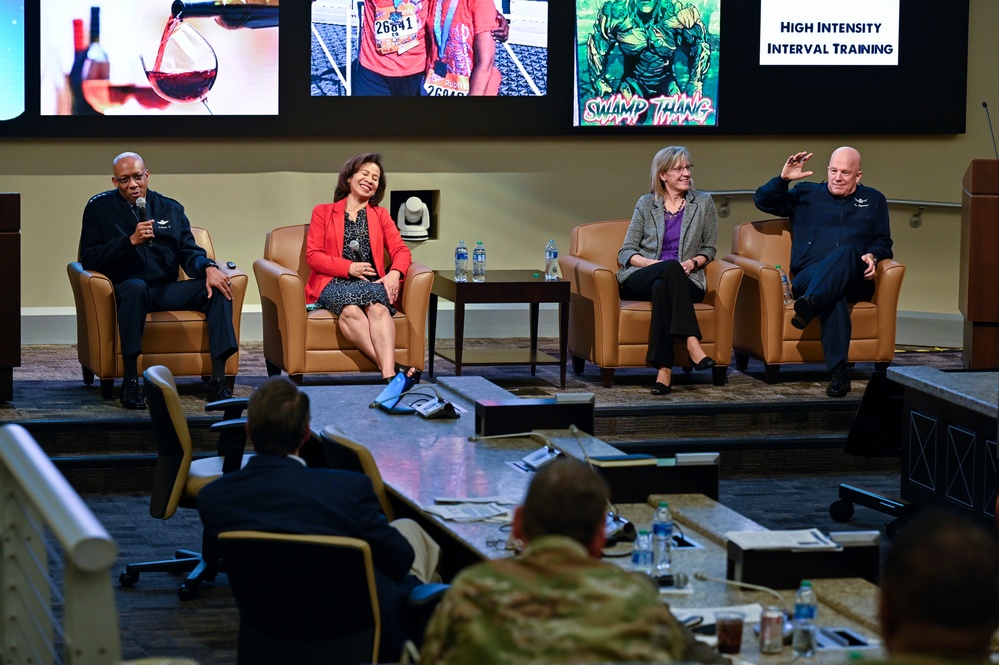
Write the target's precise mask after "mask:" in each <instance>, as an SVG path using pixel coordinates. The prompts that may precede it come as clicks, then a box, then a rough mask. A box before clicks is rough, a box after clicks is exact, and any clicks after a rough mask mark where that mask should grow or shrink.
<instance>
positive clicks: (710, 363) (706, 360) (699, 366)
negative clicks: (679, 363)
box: [694, 356, 715, 372]
mask: <svg viewBox="0 0 999 665" xmlns="http://www.w3.org/2000/svg"><path fill="white" fill-rule="evenodd" d="M714 366H715V359H714V358H712V357H711V356H704V357H703V358H701V360H700V362H696V363H694V369H696V370H697V371H698V372H700V371H701V370H705V369H711V368H712V367H714Z"/></svg>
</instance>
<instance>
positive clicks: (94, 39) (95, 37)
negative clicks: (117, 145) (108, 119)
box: [80, 7, 111, 113]
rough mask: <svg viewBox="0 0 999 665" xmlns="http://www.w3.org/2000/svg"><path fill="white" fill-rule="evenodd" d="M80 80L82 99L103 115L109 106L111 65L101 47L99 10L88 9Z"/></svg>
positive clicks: (97, 8)
mask: <svg viewBox="0 0 999 665" xmlns="http://www.w3.org/2000/svg"><path fill="white" fill-rule="evenodd" d="M80 78H81V80H82V87H83V97H84V99H86V101H87V104H89V105H90V106H91V107H92V108H93V109H94V110H95V111H97V112H98V113H103V112H104V109H106V108H107V107H108V106H109V99H108V96H109V92H108V86H109V85H110V80H109V79H110V78H111V64H110V63H109V62H108V54H107V53H105V52H104V49H103V48H102V47H101V8H100V7H91V8H90V46H88V47H87V55H86V58H85V59H84V61H83V70H82V71H81V72H80Z"/></svg>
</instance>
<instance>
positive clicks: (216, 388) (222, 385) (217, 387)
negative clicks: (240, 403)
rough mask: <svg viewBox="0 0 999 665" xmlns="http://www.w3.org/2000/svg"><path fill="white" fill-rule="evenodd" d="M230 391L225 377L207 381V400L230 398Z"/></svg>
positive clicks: (215, 400) (216, 400) (214, 400)
mask: <svg viewBox="0 0 999 665" xmlns="http://www.w3.org/2000/svg"><path fill="white" fill-rule="evenodd" d="M231 397H232V391H231V390H229V383H228V382H227V381H226V380H225V379H212V380H211V381H209V382H208V400H207V401H209V402H218V401H219V400H222V399H230V398H231Z"/></svg>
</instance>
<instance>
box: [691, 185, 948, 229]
mask: <svg viewBox="0 0 999 665" xmlns="http://www.w3.org/2000/svg"><path fill="white" fill-rule="evenodd" d="M705 191H706V192H707V193H708V194H710V195H711V196H712V197H713V198H714V199H715V203H716V204H717V206H718V216H719V217H723V218H724V217H728V216H729V214H731V212H732V209H731V207H730V206H729V202H730V201H731V200H732V199H733V198H735V197H737V196H753V195H754V194H755V193H756V190H755V189H719V190H714V191H708V190H705ZM718 199H721V202H720V203H719V202H718ZM887 201H888V205H899V206H912V207H913V208H915V209H916V211H915V212H914V213H913V215H912V217H911V218H909V226H911V227H912V228H914V229H915V228H919V227H920V226H921V225H922V223H923V210H926V209H927V208H930V209H932V208H960V207H961V204H960V203H951V202H949V201H913V200H910V199H887Z"/></svg>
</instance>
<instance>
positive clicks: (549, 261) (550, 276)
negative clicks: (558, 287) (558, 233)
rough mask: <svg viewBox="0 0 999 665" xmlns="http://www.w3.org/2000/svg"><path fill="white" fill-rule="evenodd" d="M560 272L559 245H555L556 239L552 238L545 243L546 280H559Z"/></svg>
mask: <svg viewBox="0 0 999 665" xmlns="http://www.w3.org/2000/svg"><path fill="white" fill-rule="evenodd" d="M560 272H561V271H560V270H559V269H558V247H556V246H555V239H554V238H552V239H551V240H549V241H548V244H547V245H545V281H546V282H555V281H558V276H559V273H560Z"/></svg>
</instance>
